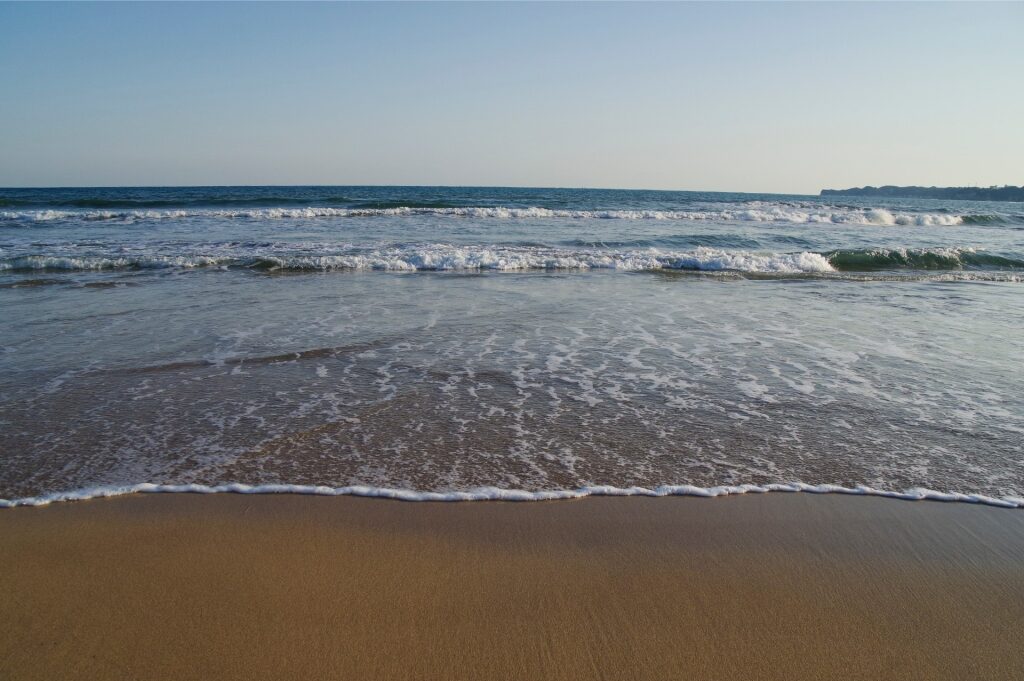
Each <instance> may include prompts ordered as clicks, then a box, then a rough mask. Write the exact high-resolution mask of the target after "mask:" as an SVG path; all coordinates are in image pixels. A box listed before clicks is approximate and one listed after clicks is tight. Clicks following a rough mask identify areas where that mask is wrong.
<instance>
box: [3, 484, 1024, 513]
mask: <svg viewBox="0 0 1024 681" xmlns="http://www.w3.org/2000/svg"><path fill="white" fill-rule="evenodd" d="M767 492H807V493H811V494H854V495H863V496H877V497H887V498H891V499H904V500H908V501H921V500H932V501H946V502H962V503H971V504H984V505H987V506H999V507H1002V508H1024V498H1021V497H1009V496H1007V497H991V496H986V495H984V494H963V493H960V492H939V491H935V490H930V489H925V488H921V487H916V488H912V489H908V490H905V491H902V492H895V491H888V490H880V489H875V488H873V487H867V486H857V487H843V486H841V485H808V484H806V483H802V482H792V483H784V484H782V483H777V484H768V485H749V484H748V485H722V486H717V487H696V486H693V485H663V486H661V487H653V488H648V487H613V486H606V485H600V486H593V487H580V488H578V489H552V490H538V491H530V490H521V489H504V488H500V487H477V488H474V489H469V490H465V491H452V492H427V491H417V490H411V489H394V488H387V487H369V486H362V485H353V486H349V487H327V486H320V485H284V484H278V485H245V484H241V483H233V484H227V485H215V486H210V485H199V484H187V485H157V484H152V483H139V484H135V485H110V486H104V487H91V488H87V489H80V490H74V491H69V492H52V493H49V494H43V495H40V496H35V497H23V498H20V499H0V508H14V507H17V506H46V505H48V504H53V503H56V502H61V501H83V500H86V499H98V498H104V497H117V496H123V495H126V494H148V493H190V494H223V493H233V494H306V495H317V496H332V497H337V496H359V497H379V498H384V499H396V500H399V501H551V500H557V499H581V498H583V497H590V496H623V497H628V496H643V497H668V496H694V497H721V496H728V495H735V494H764V493H767Z"/></svg>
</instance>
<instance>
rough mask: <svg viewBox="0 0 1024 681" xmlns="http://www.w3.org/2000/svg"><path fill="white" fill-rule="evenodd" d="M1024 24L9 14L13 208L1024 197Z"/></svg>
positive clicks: (290, 13)
mask: <svg viewBox="0 0 1024 681" xmlns="http://www.w3.org/2000/svg"><path fill="white" fill-rule="evenodd" d="M1022 36H1024V3H1019V2H1018V3H1001V4H981V3H969V4H952V3H942V4H930V3H911V4H878V3H864V4H845V3H800V4H788V3H757V4H745V3H718V4H641V3H629V4H611V3H608V4H603V3H602V4H541V3H530V4H483V3H479V4H478V3H456V4H429V3H414V4H295V3H284V4H241V3H227V4H200V3H182V4H156V3H144V4H122V3H114V4H60V3H38V4H35V3H33V4H20V3H0V186H10V187H17V186H105V185H224V184H231V185H246V184H358V185H367V184H400V185H404V184H411V185H486V186H545V187H551V186H555V187H581V186H586V187H620V188H648V189H690V190H721V191H751V192H781V193H817V191H818V190H819V189H821V188H825V187H831V188H837V187H850V186H860V185H865V184H871V185H881V184H918V185H940V186H945V185H981V186H988V185H993V184H998V185H1002V184H1016V185H1020V184H1024V123H1022V121H1024V40H1022Z"/></svg>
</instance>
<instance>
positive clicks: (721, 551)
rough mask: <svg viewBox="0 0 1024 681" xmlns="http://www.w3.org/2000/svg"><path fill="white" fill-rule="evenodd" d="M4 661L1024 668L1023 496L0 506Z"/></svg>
mask: <svg viewBox="0 0 1024 681" xmlns="http://www.w3.org/2000/svg"><path fill="white" fill-rule="evenodd" d="M0 545H2V546H4V549H5V550H4V554H5V557H4V560H3V561H0V583H3V584H4V585H5V588H4V589H3V590H2V591H0V633H2V635H0V671H2V672H3V673H2V674H0V675H4V676H9V677H11V678H19V679H33V678H52V677H53V676H55V675H62V676H74V677H79V678H81V677H86V676H94V677H98V678H153V679H164V678H168V679H169V678H199V677H206V678H219V679H235V678H239V679H241V678H292V677H294V678H299V677H306V676H314V675H315V676H319V677H326V678H364V677H368V678H380V679H391V678H396V679H397V678H425V679H433V678H437V679H442V678H552V679H584V678H587V679H590V678H655V677H658V678H661V677H664V676H665V675H667V674H670V675H675V676H682V675H688V676H696V677H698V678H717V679H732V678H751V677H753V678H797V679H813V678H827V677H833V678H864V679H868V678H871V679H878V678H893V679H896V678H901V679H904V678H921V679H925V678H928V679H934V678H950V679H952V678H960V677H964V676H967V675H972V676H981V677H983V678H985V677H1000V678H1013V677H1017V676H1024V633H1022V632H1021V630H1020V622H1021V621H1022V620H1024V517H1022V516H1021V515H1019V514H1016V513H1004V512H1000V511H999V510H998V509H996V508H992V507H986V506H981V505H978V504H963V503H953V504H942V503H929V504H908V503H899V502H898V501H896V500H892V499H884V498H877V497H867V496H856V495H844V494H818V495H811V494H759V495H750V494H748V495H738V496H734V497H730V498H728V499H700V498H692V497H672V498H663V499H651V498H644V497H630V498H616V497H591V498H587V499H580V500H576V501H573V502H569V501H561V502H559V503H554V502H547V503H531V504H522V503H506V502H491V503H481V504H452V503H417V504H399V503H393V502H392V503H388V501H386V500H381V499H367V498H359V497H352V496H349V497H342V498H334V499H327V498H323V497H316V496H301V495H288V494H264V495H243V494H206V495H202V494H137V495H131V496H126V497H120V498H114V499H103V500H99V499H97V500H93V501H88V502H83V503H77V504H55V505H51V506H48V507H42V508H18V509H10V510H7V511H5V512H3V513H0Z"/></svg>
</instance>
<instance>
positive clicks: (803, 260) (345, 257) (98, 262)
mask: <svg viewBox="0 0 1024 681" xmlns="http://www.w3.org/2000/svg"><path fill="white" fill-rule="evenodd" d="M217 265H225V266H232V267H258V268H261V269H284V270H323V271H327V270H385V271H399V272H402V271H406V272H412V271H457V270H495V271H521V270H590V269H609V270H625V271H645V270H661V269H668V270H705V271H723V270H725V271H728V270H731V271H739V272H765V273H783V274H785V273H814V272H833V271H835V270H834V268H833V267H832V265H831V264H829V261H828V259H827V258H826V257H825V256H823V255H821V254H818V253H810V252H802V253H752V252H746V251H723V250H716V249H712V248H705V247H700V248H696V249H694V250H692V251H659V250H656V249H649V250H637V251H601V250H563V249H553V248H540V247H527V246H519V247H515V246H508V247H502V246H456V245H450V244H426V245H421V246H401V247H391V248H377V249H349V251H348V252H342V253H325V254H317V253H298V254H295V253H293V254H279V253H273V252H272V253H263V252H261V251H259V250H256V251H255V252H254V251H253V250H251V249H250V250H226V251H222V252H221V253H216V254H198V255H173V256H172V255H168V256H165V255H156V254H153V255H147V254H140V255H137V256H121V255H119V256H116V257H109V256H103V255H95V256H87V255H83V256H50V255H28V256H19V257H14V258H9V259H6V260H0V271H4V270H9V271H10V270H13V271H24V270H29V271H31V270H106V269H129V268H139V269H162V268H168V267H180V268H194V267H210V266H217Z"/></svg>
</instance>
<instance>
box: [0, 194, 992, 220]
mask: <svg viewBox="0 0 1024 681" xmlns="http://www.w3.org/2000/svg"><path fill="white" fill-rule="evenodd" d="M338 198H339V201H340V199H343V198H344V197H338ZM225 201H228V200H225ZM274 202H275V203H283V201H280V200H277V199H275V200H274ZM120 203H123V202H120ZM179 204H180V202H179ZM407 216H440V217H453V218H476V219H489V220H515V219H571V220H587V219H598V220H680V221H685V220H690V221H716V222H779V223H792V224H815V223H817V224H861V225H879V226H896V225H917V226H955V225H960V224H989V223H993V222H997V221H1001V220H1002V219H1001V218H999V217H998V216H991V215H952V214H947V213H901V212H891V211H888V210H885V209H882V208H870V209H858V208H849V207H835V206H833V207H829V206H814V207H811V206H794V205H787V204H760V203H756V202H755V203H750V204H744V205H739V206H737V207H736V208H730V209H724V210H569V209H555V208H541V207H537V206H533V207H525V208H516V207H506V206H490V207H487V206H445V205H441V204H437V205H418V206H410V205H394V206H393V205H390V204H382V203H377V204H370V205H367V206H365V207H359V206H355V207H346V208H339V207H331V206H304V207H301V208H300V207H273V208H238V209H225V208H199V209H195V208H179V209H175V210H55V209H45V210H20V211H0V221H8V222H21V223H45V222H54V221H74V220H79V221H110V220H115V221H123V222H135V221H146V220H171V219H179V220H183V219H203V218H208V219H228V220H231V219H238V220H275V219H292V220H300V219H314V218H350V217H360V218H367V217H407Z"/></svg>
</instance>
